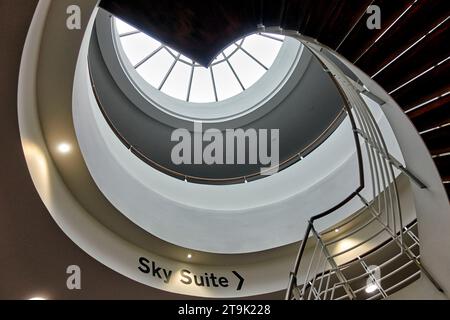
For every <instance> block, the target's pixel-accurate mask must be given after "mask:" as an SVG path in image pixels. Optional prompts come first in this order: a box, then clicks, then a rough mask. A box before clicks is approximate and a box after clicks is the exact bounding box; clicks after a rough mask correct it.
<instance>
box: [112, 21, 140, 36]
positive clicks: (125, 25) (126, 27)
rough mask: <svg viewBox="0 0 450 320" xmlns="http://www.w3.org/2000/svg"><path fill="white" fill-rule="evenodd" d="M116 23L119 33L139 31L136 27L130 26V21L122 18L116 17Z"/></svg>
mask: <svg viewBox="0 0 450 320" xmlns="http://www.w3.org/2000/svg"><path fill="white" fill-rule="evenodd" d="M114 23H115V24H116V28H117V33H118V34H119V35H121V34H124V33H128V32H133V31H137V29H136V28H134V27H132V26H130V25H129V24H128V23H125V22H123V21H122V20H120V19H118V18H116V20H115V22H114Z"/></svg>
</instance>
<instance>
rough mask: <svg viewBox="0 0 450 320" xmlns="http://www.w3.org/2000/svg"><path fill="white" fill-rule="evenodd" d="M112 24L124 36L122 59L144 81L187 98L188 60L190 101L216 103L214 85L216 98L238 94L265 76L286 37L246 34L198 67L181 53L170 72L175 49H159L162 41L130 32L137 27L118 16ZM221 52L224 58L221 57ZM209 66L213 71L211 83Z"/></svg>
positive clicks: (173, 95) (175, 52) (179, 96)
mask: <svg viewBox="0 0 450 320" xmlns="http://www.w3.org/2000/svg"><path fill="white" fill-rule="evenodd" d="M115 26H116V32H117V34H119V35H121V34H122V35H126V36H123V37H120V40H121V44H122V49H123V51H124V53H125V56H126V57H125V58H126V59H128V60H129V61H130V63H131V64H132V65H133V66H134V67H135V69H136V70H137V72H138V73H139V74H140V75H141V76H142V78H143V79H144V80H145V81H146V82H148V83H149V84H150V85H152V86H153V87H155V88H156V89H160V90H161V92H163V93H165V94H167V95H169V96H171V97H174V98H177V99H181V100H186V99H187V97H188V90H189V83H190V79H191V70H192V66H191V63H193V64H195V66H196V67H195V69H194V70H195V72H194V75H193V80H192V86H191V91H190V96H189V102H196V103H208V102H209V103H210V102H215V101H216V95H215V91H214V88H215V89H216V93H217V100H218V101H222V100H225V99H228V98H230V97H233V96H235V95H237V94H239V93H241V92H242V91H243V89H242V86H243V87H245V88H249V87H250V86H252V85H253V84H254V83H256V82H257V81H258V80H259V79H260V78H261V77H262V76H263V75H264V73H265V72H266V71H267V70H266V68H270V67H271V66H272V64H273V62H274V61H275V59H276V57H277V55H278V54H279V51H280V49H281V47H282V45H283V41H284V39H285V37H284V36H281V35H276V34H268V33H264V36H263V35H261V34H255V35H251V36H248V37H246V38H244V39H241V40H238V41H236V42H235V43H233V44H231V45H230V46H229V47H228V48H226V49H225V50H224V51H223V52H222V53H220V54H219V56H218V57H216V58H215V59H214V61H213V66H212V67H210V68H203V67H200V65H199V64H198V63H196V62H193V61H192V60H191V59H189V58H188V57H185V56H183V55H181V56H180V59H179V61H178V62H177V63H176V64H175V66H174V67H173V69H172V70H171V72H170V74H169V70H170V68H171V67H172V66H173V63H174V61H175V57H177V56H178V55H179V53H178V52H177V51H176V50H174V49H172V48H170V47H167V46H164V47H162V48H161V46H162V44H161V43H160V42H159V41H157V40H155V39H153V38H152V37H150V36H147V35H146V34H144V33H142V32H138V33H136V34H129V33H130V32H135V31H138V30H136V29H135V28H134V27H132V26H131V25H129V24H127V23H125V22H124V21H122V20H120V19H117V18H115ZM269 37H271V38H269ZM158 50H159V51H158ZM224 55H225V56H226V57H227V58H224ZM255 59H256V60H257V61H255ZM229 63H230V64H231V65H232V67H233V69H234V71H235V72H236V74H237V75H238V78H239V80H237V78H236V76H235V75H234V73H233V71H232V70H231V68H230V66H229ZM261 64H262V65H261ZM211 68H212V70H213V71H214V82H213V80H212V77H211ZM165 78H166V79H165ZM164 79H165V82H164V85H163V86H162V88H161V84H162V83H163V80H164ZM239 81H240V82H241V83H242V86H241V84H240V83H239Z"/></svg>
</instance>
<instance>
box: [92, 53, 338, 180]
mask: <svg viewBox="0 0 450 320" xmlns="http://www.w3.org/2000/svg"><path fill="white" fill-rule="evenodd" d="M88 72H89V79H90V84H91V88H92V92H93V94H94V97H95V100H96V102H97V104H98V106H99V109H100V111H101V113H102V115H103V117H104V119H105V120H106V122H107V123H108V125H109V127H110V128H111V130H112V131H113V132H114V134H115V135H116V137H117V138H118V139H119V141H121V142H122V144H123V145H124V146H125V147H126V148H127V149H128V150H130V151H131V152H132V153H133V154H134V155H135V156H136V157H138V158H139V159H140V160H142V161H143V162H144V163H146V164H147V165H149V166H151V167H153V168H155V169H157V170H159V171H161V172H163V173H165V174H167V175H169V176H172V177H174V178H177V179H179V180H184V181H186V182H191V183H198V184H219V185H226V184H238V183H246V182H249V181H253V180H256V179H259V178H263V177H265V176H266V174H268V173H271V172H273V171H274V169H279V170H283V169H284V168H285V167H289V166H291V165H293V164H295V163H297V162H298V161H301V160H302V159H303V158H304V157H306V156H307V155H308V154H310V153H311V152H312V151H313V150H314V149H316V148H317V147H318V146H319V145H321V144H322V143H323V142H324V141H325V139H326V137H328V136H329V135H330V134H331V133H332V132H333V131H334V130H335V129H336V127H337V125H338V123H339V121H340V120H341V119H342V118H343V117H344V114H345V109H344V108H343V109H342V110H341V111H340V112H339V113H338V115H337V116H336V117H335V118H334V119H333V121H332V122H331V123H330V125H329V126H328V127H327V128H325V130H324V131H323V132H322V133H321V134H320V135H319V136H318V137H316V138H315V139H314V140H313V141H312V142H310V143H309V144H308V145H307V146H305V147H303V148H302V149H301V150H299V151H298V152H295V153H294V154H293V155H292V156H290V157H289V158H287V159H286V160H284V161H282V162H281V163H280V164H278V165H276V166H272V167H269V168H264V169H262V170H259V171H257V172H255V173H251V174H248V175H245V176H236V177H231V178H205V177H199V176H192V175H186V174H183V173H181V172H178V171H176V170H173V169H170V168H167V167H165V166H163V165H161V164H160V163H158V162H156V161H154V160H152V159H150V158H149V157H148V156H147V155H145V154H144V153H143V152H141V151H140V150H139V148H138V147H136V146H133V145H132V143H131V142H129V141H128V140H127V139H126V138H125V137H124V136H123V135H122V134H121V133H120V130H119V129H118V128H117V127H116V126H115V125H114V122H113V121H112V119H111V118H110V117H109V116H108V113H107V112H106V108H105V106H104V105H103V104H102V102H101V99H100V95H99V93H98V90H97V88H96V86H95V82H94V79H93V75H92V71H91V67H90V61H89V59H88Z"/></svg>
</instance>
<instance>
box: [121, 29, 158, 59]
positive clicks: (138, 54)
mask: <svg viewBox="0 0 450 320" xmlns="http://www.w3.org/2000/svg"><path fill="white" fill-rule="evenodd" d="M121 42H122V48H123V50H124V51H125V54H126V55H127V57H128V60H130V62H131V64H132V65H133V66H134V65H136V64H137V63H138V62H139V61H141V60H142V59H144V58H145V57H146V56H147V55H149V54H150V53H152V52H153V51H154V50H156V49H157V48H158V47H159V46H160V45H161V44H160V43H159V42H158V41H156V40H155V39H153V38H151V37H149V36H147V35H145V34H144V33H138V34H134V35H131V36H128V37H124V38H121Z"/></svg>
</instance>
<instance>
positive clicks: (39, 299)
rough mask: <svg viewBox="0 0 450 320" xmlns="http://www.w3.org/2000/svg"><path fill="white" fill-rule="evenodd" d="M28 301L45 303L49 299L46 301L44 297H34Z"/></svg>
mask: <svg viewBox="0 0 450 320" xmlns="http://www.w3.org/2000/svg"><path fill="white" fill-rule="evenodd" d="M28 300H30V301H44V300H47V299H45V298H43V297H33V298H30V299H28Z"/></svg>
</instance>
